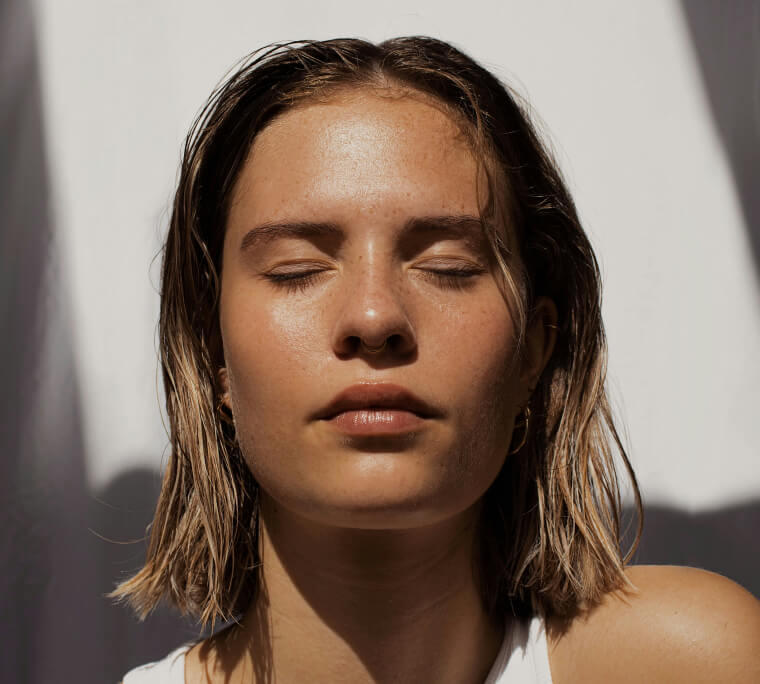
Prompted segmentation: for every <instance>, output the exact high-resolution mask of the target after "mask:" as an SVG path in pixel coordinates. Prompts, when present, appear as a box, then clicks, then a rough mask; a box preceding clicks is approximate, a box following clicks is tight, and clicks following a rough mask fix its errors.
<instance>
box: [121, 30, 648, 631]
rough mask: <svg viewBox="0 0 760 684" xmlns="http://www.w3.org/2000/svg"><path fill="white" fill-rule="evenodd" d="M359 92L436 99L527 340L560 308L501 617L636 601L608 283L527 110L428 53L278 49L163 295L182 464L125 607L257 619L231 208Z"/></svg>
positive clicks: (181, 241) (166, 267)
mask: <svg viewBox="0 0 760 684" xmlns="http://www.w3.org/2000/svg"><path fill="white" fill-rule="evenodd" d="M352 88H391V89H393V90H401V91H402V92H404V91H407V92H410V93H416V94H418V95H419V94H422V95H423V96H426V97H428V98H432V100H434V101H435V102H437V103H438V104H439V105H441V106H443V107H444V108H445V110H446V111H447V112H449V113H450V115H451V116H452V118H453V119H454V120H456V121H457V123H458V124H459V125H460V127H461V128H462V130H463V132H465V133H466V134H467V136H468V140H469V141H470V143H471V145H472V149H473V152H474V153H475V155H476V158H478V159H480V160H481V162H482V167H483V169H484V170H485V172H486V174H485V177H486V178H487V182H488V193H487V195H488V197H489V199H488V201H487V203H486V206H484V207H483V209H482V215H481V219H482V223H483V229H484V231H485V233H486V235H487V237H488V240H489V242H490V244H491V247H492V249H493V253H494V256H495V260H496V263H497V265H498V268H499V270H500V272H501V276H502V279H503V282H502V284H503V292H504V296H505V301H506V304H507V305H508V306H509V307H510V311H511V312H512V313H513V315H514V316H515V320H516V321H517V322H518V323H519V329H520V330H521V331H524V330H525V326H526V324H527V321H528V320H529V318H530V316H531V311H532V305H533V303H534V302H535V301H536V298H537V297H539V296H544V297H549V298H550V299H552V300H553V301H554V302H555V304H556V305H557V309H558V312H559V325H558V329H557V331H556V332H557V341H556V345H555V349H554V352H553V355H552V357H551V359H550V361H549V363H548V365H547V367H546V368H545V370H544V372H543V374H542V375H541V378H540V380H539V382H538V385H537V386H536V388H535V391H534V392H533V394H532V396H531V399H530V409H531V413H530V421H529V424H528V426H527V430H526V432H527V434H525V435H522V434H520V435H519V437H520V439H519V440H517V438H515V441H519V442H523V437H525V440H524V443H523V445H522V447H521V448H520V449H519V451H518V452H517V453H516V454H512V455H509V456H508V457H507V458H506V461H505V464H504V466H503V469H502V471H501V472H500V474H499V475H498V477H497V478H496V480H495V481H494V483H493V484H492V486H491V487H490V488H489V489H488V491H487V492H486V494H485V496H484V500H483V506H482V509H481V510H482V517H481V528H480V534H479V544H478V556H477V558H476V559H475V562H476V565H477V568H478V571H479V579H480V585H481V591H482V597H483V603H484V606H485V607H486V609H487V611H488V612H489V614H491V615H494V616H498V615H505V614H510V613H511V614H528V613H533V612H538V613H541V614H543V615H545V616H555V617H559V618H563V617H565V618H566V617H569V616H571V615H572V614H574V613H576V612H577V611H578V610H580V609H583V608H586V607H590V606H592V605H594V604H595V603H596V602H598V601H599V600H600V598H601V596H602V595H603V594H604V593H606V592H608V591H610V590H613V589H616V588H620V587H622V586H625V585H627V584H628V582H627V579H626V576H625V574H624V565H625V563H626V562H627V561H628V559H629V558H630V554H631V553H632V551H633V549H631V551H630V552H629V553H628V555H626V556H625V557H624V556H623V553H622V552H621V542H620V537H621V529H620V526H621V497H620V492H619V486H618V479H617V475H616V470H615V464H614V462H613V457H614V455H615V453H617V454H618V455H619V456H620V457H621V462H622V464H623V465H624V467H625V470H626V471H627V474H628V476H629V477H630V480H631V485H632V488H633V493H634V497H635V500H636V506H637V509H638V513H639V515H638V519H639V524H638V533H637V535H636V540H638V536H639V535H640V532H641V523H642V516H641V500H640V495H639V491H638V487H637V484H636V479H635V476H634V475H633V472H632V469H631V466H630V463H629V461H628V458H627V456H626V454H625V451H624V448H623V445H622V443H621V440H620V438H619V436H618V433H617V430H616V429H615V425H614V423H613V419H612V415H611V410H610V405H609V402H608V398H607V395H606V391H605V386H604V381H605V367H606V343H605V336H604V330H603V327H602V319H601V311H600V308H601V294H600V276H599V269H598V265H597V262H596V258H595V256H594V253H593V251H592V249H591V246H590V244H589V242H588V239H587V237H586V235H585V234H584V232H583V229H582V228H581V225H580V222H579V219H578V215H577V213H576V210H575V206H574V204H573V201H572V199H571V197H570V195H569V193H568V190H567V188H566V187H565V184H564V182H563V180H562V178H561V175H560V172H559V171H558V169H557V165H556V163H555V162H554V161H553V159H552V157H551V155H550V153H549V152H548V150H547V148H546V147H545V146H544V145H543V144H542V142H541V141H540V140H539V137H538V135H537V134H536V132H535V130H534V128H533V126H532V124H531V123H530V121H529V118H528V115H527V112H526V107H525V105H524V104H521V103H519V99H518V97H517V96H516V95H515V94H514V93H512V92H511V91H510V90H509V89H508V88H507V87H505V86H504V85H503V84H502V83H500V82H499V80H498V79H497V78H496V77H494V76H493V75H492V74H491V73H490V72H489V71H487V70H486V69H484V68H483V67H481V66H480V65H478V64H477V63H475V62H474V61H473V60H472V59H470V58H469V57H468V56H466V55H464V54H463V53H462V52H460V51H459V50H457V49H456V48H454V47H452V46H451V45H449V44H447V43H444V42H441V41H439V40H434V39H431V38H426V37H409V38H396V39H393V40H388V41H385V42H383V43H380V44H377V45H376V44H372V43H370V42H366V41H363V40H353V39H339V40H327V41H310V42H296V43H287V44H282V45H275V46H270V47H268V48H265V49H264V50H262V51H258V52H255V53H253V54H252V55H251V56H249V57H247V58H246V59H245V60H244V62H243V64H242V66H241V67H239V68H238V70H237V71H236V72H235V73H234V74H233V75H232V76H231V77H229V78H228V79H227V80H226V81H225V82H224V83H223V84H222V85H221V86H220V87H219V88H218V89H217V90H216V91H215V92H214V94H213V95H212V96H211V98H210V100H209V101H208V103H207V104H206V106H205V108H204V109H203V110H202V112H201V113H200V115H199V117H198V119H197V120H196V122H195V124H194V125H193V127H192V129H191V131H190V133H189V135H188V137H187V141H186V143H185V148H184V155H183V159H182V166H181V175H180V178H179V184H178V187H177V191H176V196H175V198H174V205H173V213H172V218H171V224H170V227H169V233H168V236H167V239H166V244H165V247H164V255H163V271H162V282H161V318H160V324H159V330H160V348H161V363H162V367H163V380H164V389H165V392H166V402H167V412H168V416H169V423H170V431H171V446H172V450H171V455H170V458H169V462H168V466H167V469H166V472H165V474H164V478H163V484H162V489H161V494H160V498H159V501H158V506H157V509H156V513H155V517H154V520H153V523H152V526H151V530H150V545H149V549H148V554H147V559H146V563H145V566H144V567H143V568H142V570H140V571H139V572H138V573H137V574H136V575H135V576H134V577H132V578H131V579H128V580H127V581H124V582H123V583H121V584H120V585H119V586H118V587H117V589H116V590H115V591H114V592H113V594H112V596H114V597H118V598H122V599H128V600H129V602H130V603H131V604H132V605H133V606H134V607H135V609H136V610H137V612H138V614H139V615H140V616H141V617H145V616H146V615H147V614H148V613H149V612H150V611H151V610H152V609H153V608H154V607H155V606H156V604H157V603H158V602H159V601H160V600H161V599H162V598H164V597H168V598H169V599H170V601H171V602H172V603H173V604H175V605H176V606H177V607H178V608H179V609H180V611H181V612H182V613H185V614H191V615H194V616H196V617H198V618H200V620H201V621H202V622H203V623H204V624H205V623H207V622H208V621H212V622H213V621H216V620H217V619H222V620H227V619H230V618H234V617H235V616H237V615H240V614H241V613H242V612H244V611H245V609H246V608H247V607H248V605H249V603H250V602H251V600H253V599H255V597H256V595H257V589H258V586H259V573H258V571H257V570H256V569H257V567H258V565H259V555H258V535H259V525H258V504H257V495H258V485H257V483H256V482H255V480H254V478H253V476H252V475H251V472H250V470H249V469H248V467H247V465H246V464H245V461H244V460H243V458H242V455H241V453H240V451H239V448H238V447H237V444H236V439H235V431H234V425H233V423H232V420H231V416H230V414H229V412H228V411H227V409H226V408H225V407H224V406H223V404H222V402H221V394H222V392H221V388H220V385H219V380H218V371H219V369H220V368H221V367H222V366H224V360H223V357H222V348H221V335H220V330H219V310H218V302H219V290H220V278H219V275H220V272H221V268H222V264H221V255H222V244H223V240H224V233H225V225H226V222H227V214H228V209H229V204H230V197H231V194H232V189H233V186H234V184H235V182H236V179H237V177H238V175H239V173H240V170H241V167H242V165H243V163H244V161H245V159H246V156H247V154H248V152H249V150H250V148H251V144H252V143H253V140H254V138H255V137H256V136H257V135H258V134H259V133H260V132H261V131H262V130H263V129H264V128H265V127H266V126H267V125H268V124H269V123H270V122H272V120H273V119H274V118H276V117H277V116H278V115H280V114H282V113H283V112H285V111H287V110H288V109H289V108H291V107H294V106H296V105H298V104H301V103H304V102H306V101H309V100H313V99H315V98H317V99H318V98H326V97H329V96H330V95H333V94H335V93H336V92H338V91H340V90H345V89H352ZM521 337H522V334H521ZM520 432H522V431H520ZM509 447H510V445H507V444H505V445H504V449H505V452H506V451H507V450H508V449H509ZM634 547H635V544H634Z"/></svg>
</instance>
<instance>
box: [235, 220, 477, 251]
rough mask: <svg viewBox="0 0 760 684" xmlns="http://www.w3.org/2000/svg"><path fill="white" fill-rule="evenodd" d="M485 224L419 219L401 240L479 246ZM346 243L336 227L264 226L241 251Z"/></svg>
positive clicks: (314, 224)
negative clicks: (283, 243)
mask: <svg viewBox="0 0 760 684" xmlns="http://www.w3.org/2000/svg"><path fill="white" fill-rule="evenodd" d="M483 236H484V234H483V222H482V221H481V219H480V218H479V217H478V216H472V215H470V214H462V215H442V216H415V217H413V218H410V219H408V220H407V221H406V222H405V223H404V226H403V228H402V229H401V237H402V238H406V237H423V238H428V239H430V238H432V237H436V238H446V239H450V240H457V239H459V240H462V239H464V240H466V241H467V242H470V243H473V244H474V245H479V244H481V243H482V240H483ZM320 237H322V238H325V237H327V238H333V239H335V240H340V241H341V242H342V241H343V239H345V232H344V231H343V230H342V229H341V228H340V226H339V225H338V224H336V223H330V222H314V221H285V222H273V223H263V224H261V225H259V226H256V227H255V228H252V229H251V230H249V231H248V232H247V233H246V234H245V236H244V237H243V239H242V240H241V242H240V250H241V251H243V252H244V251H247V250H249V249H256V248H261V247H263V246H265V245H267V244H270V243H271V242H274V241H275V240H280V239H285V238H293V239H302V240H309V239H314V238H320Z"/></svg>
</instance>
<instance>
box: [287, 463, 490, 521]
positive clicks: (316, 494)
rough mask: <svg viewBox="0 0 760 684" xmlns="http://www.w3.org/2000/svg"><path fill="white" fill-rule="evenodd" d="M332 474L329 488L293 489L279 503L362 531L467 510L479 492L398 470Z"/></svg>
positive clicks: (440, 517)
mask: <svg viewBox="0 0 760 684" xmlns="http://www.w3.org/2000/svg"><path fill="white" fill-rule="evenodd" d="M361 475H362V476H359V477H356V476H354V477H351V478H346V477H342V478H337V479H336V480H334V486H332V487H326V486H325V485H326V483H325V482H322V486H321V487H320V489H319V490H318V491H312V492H304V491H301V492H299V496H298V497H297V499H291V500H290V501H288V502H283V503H284V505H286V506H287V507H288V508H290V509H291V510H293V511H294V512H300V513H301V514H302V515H303V516H304V517H307V518H309V519H310V520H311V521H312V522H315V523H319V524H323V525H329V526H331V527H343V528H354V529H366V530H390V529H397V530H400V529H412V528H418V527H425V526H427V525H433V524H435V523H438V522H441V521H442V520H445V519H447V518H453V517H456V516H457V515H459V514H461V513H462V512H463V511H465V510H467V509H468V508H470V507H471V506H472V505H473V504H474V503H475V502H476V501H477V500H478V499H479V498H480V494H481V493H482V492H480V491H477V492H467V490H465V489H463V488H462V486H461V482H432V481H429V480H428V481H420V480H419V479H418V478H413V477H411V476H407V477H404V476H403V475H402V474H401V473H398V472H391V473H388V472H385V473H382V472H381V473H376V472H370V473H362V474H361Z"/></svg>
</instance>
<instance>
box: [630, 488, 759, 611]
mask: <svg viewBox="0 0 760 684" xmlns="http://www.w3.org/2000/svg"><path fill="white" fill-rule="evenodd" d="M632 515H633V511H632V510H628V511H626V513H625V518H626V519H630V518H631V517H632ZM758 530H760V500H757V501H751V502H747V503H744V504H739V505H736V506H731V507H728V508H721V509H717V510H715V511H709V512H703V513H687V512H685V511H679V510H677V509H675V508H669V507H667V506H646V507H645V508H644V534H643V536H642V538H641V543H640V544H639V548H638V550H637V552H636V554H635V555H634V558H633V562H634V563H635V564H636V565H643V564H655V565H688V566H691V567H694V568H703V569H704V570H711V571H712V572H717V573H719V574H721V575H724V576H726V577H730V578H731V579H732V580H734V581H735V582H738V583H739V584H741V585H742V586H743V587H744V588H745V589H747V590H748V591H750V592H752V593H753V594H754V595H755V596H757V597H758V598H760V544H758ZM629 545H630V535H628V536H627V538H624V548H628V546H629Z"/></svg>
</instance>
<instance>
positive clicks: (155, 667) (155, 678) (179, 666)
mask: <svg viewBox="0 0 760 684" xmlns="http://www.w3.org/2000/svg"><path fill="white" fill-rule="evenodd" d="M194 643H195V642H191V643H188V644H184V645H183V646H180V647H179V648H177V649H175V650H173V651H172V652H171V653H170V654H169V655H168V656H166V657H165V658H163V659H162V660H158V661H156V662H155V663H147V664H146V665H141V666H140V667H136V668H135V669H134V670H130V671H129V672H127V674H126V675H125V676H124V680H123V682H122V684H185V654H186V653H187V652H188V651H189V650H190V649H191V648H192V647H193V645H194Z"/></svg>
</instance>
